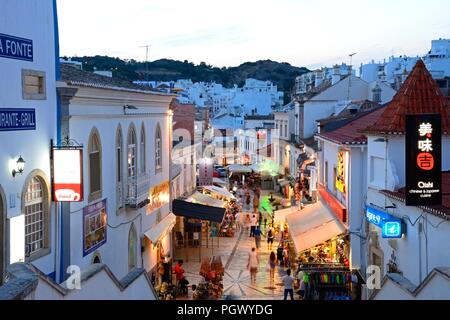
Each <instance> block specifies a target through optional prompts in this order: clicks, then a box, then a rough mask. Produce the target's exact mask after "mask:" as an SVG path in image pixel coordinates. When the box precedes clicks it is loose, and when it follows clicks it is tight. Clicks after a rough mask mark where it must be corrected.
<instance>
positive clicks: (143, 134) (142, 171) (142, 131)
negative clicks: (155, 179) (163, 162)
mask: <svg viewBox="0 0 450 320" xmlns="http://www.w3.org/2000/svg"><path fill="white" fill-rule="evenodd" d="M140 152H141V153H140V158H139V161H140V163H141V173H145V128H144V124H142V129H141V151H140Z"/></svg>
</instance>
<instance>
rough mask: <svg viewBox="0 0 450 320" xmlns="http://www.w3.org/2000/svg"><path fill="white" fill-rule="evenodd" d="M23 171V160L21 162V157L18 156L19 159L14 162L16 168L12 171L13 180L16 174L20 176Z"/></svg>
mask: <svg viewBox="0 0 450 320" xmlns="http://www.w3.org/2000/svg"><path fill="white" fill-rule="evenodd" d="M24 169H25V160H23V158H22V156H19V159H17V161H16V168H15V169H14V170H13V171H12V176H13V177H14V178H15V177H16V174H22V173H23V170H24Z"/></svg>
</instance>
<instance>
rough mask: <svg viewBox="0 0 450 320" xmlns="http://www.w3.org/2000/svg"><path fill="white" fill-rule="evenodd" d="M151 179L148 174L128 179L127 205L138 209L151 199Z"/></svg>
mask: <svg viewBox="0 0 450 320" xmlns="http://www.w3.org/2000/svg"><path fill="white" fill-rule="evenodd" d="M149 188H150V177H149V175H148V174H140V175H138V176H134V177H128V178H127V190H126V191H127V194H126V198H125V204H126V205H127V206H130V207H132V208H136V207H138V206H139V205H140V204H141V203H143V202H145V201H146V200H147V199H148V197H149Z"/></svg>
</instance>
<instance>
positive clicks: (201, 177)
mask: <svg viewBox="0 0 450 320" xmlns="http://www.w3.org/2000/svg"><path fill="white" fill-rule="evenodd" d="M213 171H214V169H213V161H212V159H209V158H204V159H200V161H199V172H198V185H199V186H211V185H212V184H213Z"/></svg>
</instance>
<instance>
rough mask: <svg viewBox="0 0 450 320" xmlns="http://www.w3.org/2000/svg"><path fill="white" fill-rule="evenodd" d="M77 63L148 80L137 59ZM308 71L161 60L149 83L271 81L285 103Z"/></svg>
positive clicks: (271, 64) (267, 63) (264, 63)
mask: <svg viewBox="0 0 450 320" xmlns="http://www.w3.org/2000/svg"><path fill="white" fill-rule="evenodd" d="M72 60H74V61H80V62H82V63H83V69H84V70H86V71H94V68H96V70H111V71H112V72H113V76H114V77H118V78H121V79H123V80H128V81H135V80H145V79H147V72H146V70H147V66H146V63H145V62H139V61H136V60H121V59H119V58H111V57H107V56H93V57H72ZM308 71H309V70H308V69H306V68H304V67H300V68H299V67H294V66H292V65H290V64H289V63H286V62H283V63H280V62H276V61H271V60H260V61H256V62H246V63H243V64H241V65H240V66H238V67H229V68H225V67H223V68H217V67H213V66H211V65H208V64H206V63H205V62H201V63H200V64H198V65H195V64H194V63H192V62H188V61H187V60H185V61H183V62H182V61H177V60H169V59H161V60H156V61H152V62H149V63H148V80H160V81H170V80H178V79H192V81H194V82H199V81H207V82H208V81H215V82H217V83H221V84H223V85H224V86H225V87H231V86H233V84H237V85H238V86H242V85H243V84H244V82H245V79H247V78H254V79H258V80H270V81H272V82H273V83H274V84H276V85H277V86H278V89H279V90H280V91H283V92H284V93H285V100H286V102H287V101H289V98H290V91H291V90H292V87H293V86H294V81H295V77H296V76H299V75H302V74H304V73H306V72H308Z"/></svg>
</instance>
